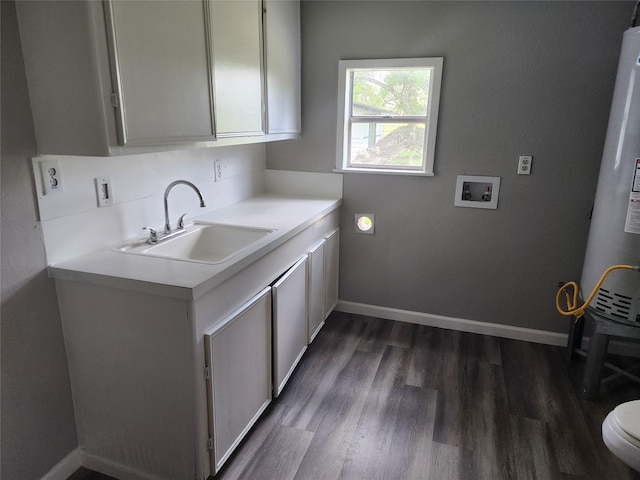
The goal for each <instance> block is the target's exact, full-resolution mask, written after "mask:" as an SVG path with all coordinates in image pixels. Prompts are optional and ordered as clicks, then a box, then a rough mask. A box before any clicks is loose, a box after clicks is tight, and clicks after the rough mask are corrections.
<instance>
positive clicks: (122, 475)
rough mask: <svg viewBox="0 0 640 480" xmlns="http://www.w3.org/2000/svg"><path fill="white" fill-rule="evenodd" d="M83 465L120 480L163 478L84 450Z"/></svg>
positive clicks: (158, 479) (159, 479)
mask: <svg viewBox="0 0 640 480" xmlns="http://www.w3.org/2000/svg"><path fill="white" fill-rule="evenodd" d="M82 466H83V467H85V468H88V469H90V470H95V471H96V472H100V473H102V474H103V475H109V476H110V477H114V478H118V479H120V480H163V479H161V478H160V477H156V476H155V475H152V474H149V473H144V472H141V471H139V470H135V469H133V468H129V467H125V466H123V465H120V464H118V463H114V462H111V461H109V460H105V459H104V458H101V457H97V456H95V455H91V454H88V453H84V452H83V453H82Z"/></svg>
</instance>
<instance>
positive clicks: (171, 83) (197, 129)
mask: <svg viewBox="0 0 640 480" xmlns="http://www.w3.org/2000/svg"><path fill="white" fill-rule="evenodd" d="M105 8H106V13H107V20H108V25H109V19H110V20H111V22H110V28H108V29H107V30H108V32H107V33H108V34H109V35H110V40H111V42H110V46H111V53H112V77H113V79H114V80H115V81H114V86H115V87H116V88H117V91H116V93H117V94H118V95H119V99H120V103H121V105H120V106H119V108H118V111H119V118H120V123H121V125H120V129H121V131H120V132H119V133H120V134H121V137H122V138H121V139H122V141H123V144H127V145H151V144H154V143H169V142H171V141H182V142H186V141H197V140H213V137H214V127H213V115H212V104H211V103H212V102H211V99H212V90H211V78H210V67H209V61H208V52H207V33H206V24H205V15H204V5H203V4H202V3H200V2H181V1H164V2H145V1H130V2H120V1H113V2H107V3H106V4H105Z"/></svg>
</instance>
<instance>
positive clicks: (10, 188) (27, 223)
mask: <svg viewBox="0 0 640 480" xmlns="http://www.w3.org/2000/svg"><path fill="white" fill-rule="evenodd" d="M0 9H1V14H2V65H1V68H2V85H1V88H2V125H1V127H2V157H1V161H0V167H1V174H2V189H1V191H2V198H1V200H2V204H1V205H2V228H1V235H2V236H1V252H0V255H1V258H2V270H1V276H2V312H1V318H2V323H1V333H0V334H1V351H2V358H1V374H2V392H1V399H0V400H1V404H2V410H1V418H2V426H1V437H0V441H1V445H2V449H1V452H0V455H1V457H2V461H1V466H0V468H1V472H2V473H1V476H2V479H3V480H34V479H39V478H41V477H42V476H43V475H44V474H45V473H47V472H48V471H49V470H50V469H51V468H52V467H53V466H54V465H55V464H56V463H58V462H59V461H60V460H61V459H62V458H64V457H65V456H66V455H67V454H69V452H71V451H72V450H73V449H74V448H75V447H76V446H77V444H78V442H77V439H76V429H75V423H74V418H73V403H72V400H71V388H70V385H69V373H68V371H67V360H66V356H65V350H64V343H63V338H62V329H61V324H60V316H59V313H58V302H57V300H56V294H55V288H54V284H53V281H52V280H50V279H49V278H48V276H47V272H46V270H45V268H46V263H45V256H44V246H43V243H42V237H41V232H40V227H39V224H38V218H37V213H36V206H35V198H34V188H33V182H32V175H31V168H30V157H31V156H34V155H35V153H36V145H35V138H34V133H33V124H32V120H31V113H30V109H29V98H28V94H27V88H26V80H25V76H24V65H23V61H22V53H21V50H20V40H19V35H18V28H17V23H16V17H15V5H14V4H13V2H5V1H2V3H1V4H0Z"/></svg>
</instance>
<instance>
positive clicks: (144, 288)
mask: <svg viewBox="0 0 640 480" xmlns="http://www.w3.org/2000/svg"><path fill="white" fill-rule="evenodd" d="M341 203H342V200H341V199H338V198H336V199H309V198H294V197H286V196H280V195H261V196H258V197H253V198H250V199H248V200H245V201H243V202H240V203H236V204H234V205H230V206H228V207H224V208H221V209H219V210H215V211H212V212H208V213H206V214H203V215H201V216H199V217H196V218H194V220H195V221H201V222H215V223H223V224H228V225H242V226H251V227H263V228H269V229H276V230H277V231H276V232H273V233H272V234H270V235H268V236H266V237H264V238H263V239H260V240H258V241H257V242H256V243H254V244H253V245H251V246H250V247H248V248H247V249H244V250H242V251H241V252H239V253H238V254H237V255H235V256H234V257H232V258H230V259H229V260H227V261H225V262H223V263H219V264H207V263H197V262H189V261H180V260H171V259H165V258H158V257H149V256H143V255H133V254H128V253H122V252H114V251H112V248H113V247H115V246H116V245H112V246H110V247H104V248H101V249H99V250H96V251H95V252H92V253H89V254H86V255H82V256H79V257H76V258H73V259H71V260H66V261H64V262H60V263H56V264H54V265H51V266H49V276H50V277H52V278H56V279H63V280H72V281H79V282H85V283H91V284H96V285H102V286H107V287H113V288H124V289H128V290H134V291H139V292H144V293H152V294H158V295H164V296H169V297H175V298H181V299H185V300H191V299H194V298H197V297H199V296H200V295H202V294H203V293H205V292H207V291H209V290H210V289H212V288H214V287H215V286H217V285H219V284H220V283H222V282H223V281H225V280H226V279H228V278H229V277H231V276H232V275H234V274H235V273H237V272H239V271H240V270H242V269H243V268H245V267H247V266H248V265H250V264H251V263H253V262H254V261H256V260H257V259H258V258H260V257H262V256H263V255H265V254H267V253H268V252H270V251H272V250H273V249H275V248H276V247H278V246H280V245H282V244H283V243H284V242H286V241H287V240H289V239H290V238H292V237H293V236H295V235H296V234H298V233H300V232H301V231H302V230H304V229H305V228H307V227H308V226H310V225H312V224H313V223H315V222H317V221H318V220H319V219H321V218H322V217H324V216H325V215H327V214H328V213H330V212H331V211H333V210H335V209H336V208H338V207H339V206H340V204H341ZM131 240H133V239H131ZM121 243H125V241H123V242H121Z"/></svg>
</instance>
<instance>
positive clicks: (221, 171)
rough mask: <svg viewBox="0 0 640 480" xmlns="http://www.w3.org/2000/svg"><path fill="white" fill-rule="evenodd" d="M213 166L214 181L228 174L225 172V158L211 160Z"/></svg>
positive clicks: (226, 166) (226, 165)
mask: <svg viewBox="0 0 640 480" xmlns="http://www.w3.org/2000/svg"><path fill="white" fill-rule="evenodd" d="M213 168H214V174H215V178H214V181H215V182H217V181H218V180H221V179H223V178H224V177H226V176H227V174H228V172H227V168H228V164H227V161H226V160H222V159H217V160H215V161H214V162H213Z"/></svg>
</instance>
